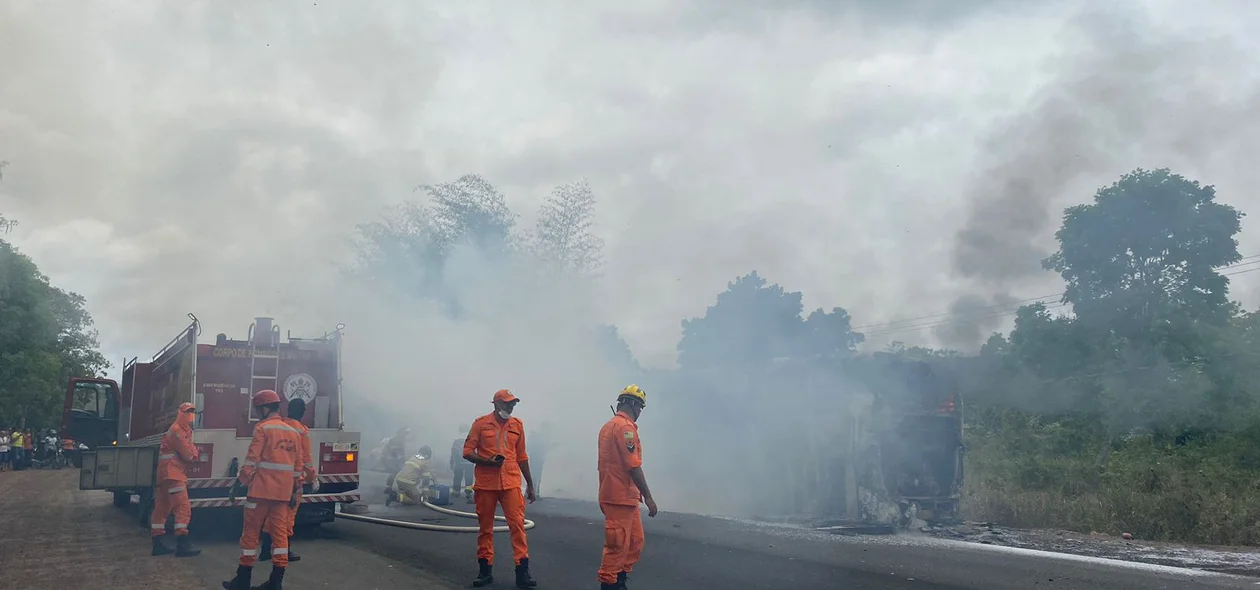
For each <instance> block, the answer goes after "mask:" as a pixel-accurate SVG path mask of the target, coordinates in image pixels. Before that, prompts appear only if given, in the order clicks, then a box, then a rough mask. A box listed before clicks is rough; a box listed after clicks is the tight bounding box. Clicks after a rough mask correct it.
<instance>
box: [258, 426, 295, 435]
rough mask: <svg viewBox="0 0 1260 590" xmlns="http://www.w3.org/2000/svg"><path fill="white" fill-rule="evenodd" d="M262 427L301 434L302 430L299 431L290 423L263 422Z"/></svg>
mask: <svg viewBox="0 0 1260 590" xmlns="http://www.w3.org/2000/svg"><path fill="white" fill-rule="evenodd" d="M262 429H263V430H288V431H289V432H292V433H294V434H301V433H300V432H298V431H297V429H295V428H293V427H291V426H289V425H288V424H275V423H273V424H263V425H262Z"/></svg>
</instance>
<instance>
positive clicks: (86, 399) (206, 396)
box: [62, 314, 360, 527]
mask: <svg viewBox="0 0 1260 590" xmlns="http://www.w3.org/2000/svg"><path fill="white" fill-rule="evenodd" d="M188 317H189V319H191V320H192V322H191V323H190V324H188V326H187V327H186V328H184V330H182V331H181V332H180V333H179V335H177V336H176V337H175V338H173V339H172V340H171V341H170V342H169V343H167V345H166V346H164V347H162V349H161V350H159V351H158V353H157V354H156V355H154V356H153V357H152V359H150V360H149V361H148V362H138V358H132V359H130V360H127V361H125V362H124V364H123V370H122V385H121V387H120V386H119V384H118V382H116V381H114V380H111V379H99V378H73V379H71V380H70V383H69V385H68V387H67V389H66V396H65V406H64V409H63V413H62V429H63V431H64V432H66V433H67V435H68V436H69V437H71V438H73V439H74V440H75V441H77V442H78V443H79V444H80V445H81V446H80V448H82V446H86V447H87V448H86V449H85V450H83V451H81V452H80V453H79V454H78V455H77V456H76V457H75V458H74V459H75V462H76V463H77V464H78V466H79V489H83V490H106V491H109V492H112V493H113V494H114V505H115V506H118V507H120V508H124V507H129V506H131V505H132V504H133V503H134V502H133V498H135V499H138V504H139V511H138V517H139V521H140V524H141V525H143V526H146V527H147V526H148V522H149V515H150V514H151V513H152V510H153V493H154V489H155V488H156V486H157V484H158V482H157V481H156V478H157V457H158V448H159V445H160V444H161V439H162V435H163V434H164V433H165V432H166V430H167V429H168V428H170V426H171V424H172V423H173V422H174V421H175V416H176V413H177V410H178V408H179V405H180V404H181V403H183V402H192V403H193V404H195V405H196V406H197V412H198V413H197V418H196V422H195V423H194V429H193V442H194V444H196V446H197V449H198V451H199V452H200V458H199V460H198V461H197V462H195V463H193V464H192V465H190V466H189V467H188V469H187V474H188V492H189V495H190V497H191V499H192V507H193V510H194V512H203V511H205V510H208V509H221V508H231V507H234V506H240V505H242V504H243V503H244V498H237V499H235V500H231V499H229V498H228V490H229V489H230V488H231V486H232V482H233V481H234V480H235V479H236V475H237V470H238V469H239V468H240V465H241V463H242V462H244V461H245V454H246V452H247V450H248V449H249V442H250V439H251V437H252V436H253V430H254V425H255V424H257V423H258V421H259V420H260V419H261V416H260V415H259V412H258V411H257V409H255V408H254V407H253V405H252V404H251V400H252V399H253V396H254V394H255V393H257V392H259V391H262V390H264V389H271V390H274V391H276V392H277V393H279V394H280V395H281V397H282V398H284V399H286V400H292V399H302V400H305V401H306V408H307V409H306V413H305V415H304V416H303V417H302V423H303V424H305V425H306V426H307V427H309V428H310V438H311V457H312V459H313V460H314V462H315V464H316V468H317V470H318V474H319V489H318V490H315V491H312V492H311V493H308V494H305V495H303V497H302V504H301V506H300V507H299V508H298V523H299V524H308V525H309V524H320V523H324V522H331V521H332V520H333V519H334V517H335V514H336V506H337V504H338V503H347V504H348V503H351V502H356V501H358V500H359V499H360V494H359V462H358V459H359V433H358V432H349V431H346V430H345V425H344V421H345V413H344V407H343V403H342V402H343V399H342V392H341V339H342V330H343V328H344V326H342V325H338V326H337V329H336V330H334V331H333V332H331V333H325V334H324V335H323V336H321V337H319V338H294V337H292V336H291V335H286V337H285V340H287V341H284V342H282V341H281V336H280V327H279V326H278V325H276V324H275V322H274V321H273V319H272V318H268V317H259V318H255V319H254V322H253V323H252V324H250V326H249V333H248V337H247V338H246V339H245V340H232V339H229V338H228V337H227V335H225V334H219V335H218V336H217V337H216V338H215V340H214V342H213V343H200V342H198V340H197V339H198V337H199V336H200V335H201V325H200V323H199V322H198V321H197V318H196V316H193V315H192V314H188ZM284 406H287V404H282V410H281V411H282V412H283V411H286V409H285V407H284ZM194 522H195V520H194Z"/></svg>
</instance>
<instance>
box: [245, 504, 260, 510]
mask: <svg viewBox="0 0 1260 590" xmlns="http://www.w3.org/2000/svg"><path fill="white" fill-rule="evenodd" d="M257 507H258V504H255V503H253V502H246V503H245V509H246V510H253V509H255V508H257Z"/></svg>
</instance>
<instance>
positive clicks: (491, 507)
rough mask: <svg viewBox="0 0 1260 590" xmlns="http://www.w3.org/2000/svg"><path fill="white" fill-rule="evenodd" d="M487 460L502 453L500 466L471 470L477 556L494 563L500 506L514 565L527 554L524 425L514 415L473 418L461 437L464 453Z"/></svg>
mask: <svg viewBox="0 0 1260 590" xmlns="http://www.w3.org/2000/svg"><path fill="white" fill-rule="evenodd" d="M469 454H475V455H477V456H479V457H485V458H487V459H489V458H492V457H494V456H495V455H503V457H504V459H503V465H501V466H498V467H492V466H490V465H477V466H476V468H475V469H474V470H473V496H474V500H473V501H474V504H475V505H476V509H477V525H478V528H480V531H479V532H478V533H477V559H484V560H486V562H487V563H490V564H491V565H493V564H494V512H495V507H496V505H501V506H503V517H504V518H505V519H507V525H508V531H509V534H510V535H511V537H512V558H513V560H514V561H515V564H516V565H520V564H521V560H522V559H526V558H528V557H529V543H528V542H526V540H525V497H524V496H523V495H522V494H521V479H522V477H521V465H520V464H521V463H522V462H525V461H528V460H529V455H528V454H526V452H525V425H524V424H523V423H522V422H521V421H520V420H519V419H517V418H512V417H509V418H508V419H507V420H504V421H501V420H499V418H498V417H497V416H496V415H495V414H494V413H490V414H486V415H485V416H482V417H480V418H477V420H476V421H475V422H473V424H472V428H470V429H469V430H468V437H467V438H465V439H464V455H469Z"/></svg>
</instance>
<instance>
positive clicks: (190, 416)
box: [149, 402, 201, 557]
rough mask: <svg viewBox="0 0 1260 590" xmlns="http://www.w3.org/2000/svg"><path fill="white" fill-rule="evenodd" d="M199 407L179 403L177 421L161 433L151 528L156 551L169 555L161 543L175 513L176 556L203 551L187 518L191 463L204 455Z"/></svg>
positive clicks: (190, 516) (168, 549) (190, 508)
mask: <svg viewBox="0 0 1260 590" xmlns="http://www.w3.org/2000/svg"><path fill="white" fill-rule="evenodd" d="M196 419H197V408H196V407H195V406H193V405H192V404H190V403H188V402H184V403H182V404H179V413H178V414H176V416H175V423H174V424H171V427H170V428H169V429H167V431H166V434H164V435H162V445H161V446H160V447H159V448H158V465H157V478H158V486H157V490H156V491H155V493H154V495H153V515H152V516H151V517H149V529H150V531H151V533H152V536H153V555H167V554H169V553H170V552H171V549H170V547H167V546H166V545H165V544H164V543H162V536H163V535H165V534H166V517H167V516H170V515H171V513H172V512H173V513H175V557H193V556H196V555H197V554H199V553H201V550H200V549H196V548H194V547H193V546H192V543H190V542H189V540H188V522H189V521H190V520H192V503H191V502H189V500H188V474H187V473H186V470H187V468H188V464H189V463H192V462H194V461H196V460H198V459H200V458H201V454H200V453H199V452H197V445H194V444H193V433H192V431H193V421H194V420H196Z"/></svg>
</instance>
